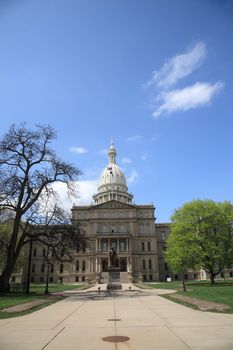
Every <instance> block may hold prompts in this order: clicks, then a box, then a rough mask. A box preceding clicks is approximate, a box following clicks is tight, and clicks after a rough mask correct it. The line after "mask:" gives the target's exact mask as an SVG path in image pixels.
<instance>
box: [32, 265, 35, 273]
mask: <svg viewBox="0 0 233 350" xmlns="http://www.w3.org/2000/svg"><path fill="white" fill-rule="evenodd" d="M35 270H36V266H35V264H32V272H35Z"/></svg>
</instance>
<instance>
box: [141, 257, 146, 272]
mask: <svg viewBox="0 0 233 350" xmlns="http://www.w3.org/2000/svg"><path fill="white" fill-rule="evenodd" d="M142 268H143V270H145V269H146V260H145V259H143V260H142Z"/></svg>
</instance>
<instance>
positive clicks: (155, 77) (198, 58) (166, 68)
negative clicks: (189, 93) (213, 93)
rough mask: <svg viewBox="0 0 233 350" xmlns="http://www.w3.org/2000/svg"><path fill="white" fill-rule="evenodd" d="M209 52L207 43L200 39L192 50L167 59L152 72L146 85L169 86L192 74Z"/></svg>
mask: <svg viewBox="0 0 233 350" xmlns="http://www.w3.org/2000/svg"><path fill="white" fill-rule="evenodd" d="M206 54H207V50H206V45H205V43H203V42H201V41H199V42H198V43H197V44H196V45H195V46H194V47H193V48H192V49H191V50H189V51H188V52H186V53H183V54H179V55H176V56H174V57H172V58H170V59H169V60H167V61H166V62H165V63H164V65H163V66H162V67H161V69H160V70H158V71H156V70H155V71H153V72H152V78H151V79H150V81H148V82H147V83H146V84H145V85H146V86H147V87H150V86H153V85H155V86H157V87H159V88H168V87H170V86H171V85H173V84H175V83H176V82H177V81H178V80H180V79H182V78H184V77H186V76H188V75H190V74H191V73H192V72H193V71H194V70H196V69H197V68H198V67H200V65H201V64H202V62H203V61H204V59H205V57H206Z"/></svg>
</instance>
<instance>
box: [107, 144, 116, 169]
mask: <svg viewBox="0 0 233 350" xmlns="http://www.w3.org/2000/svg"><path fill="white" fill-rule="evenodd" d="M108 156H109V163H113V164H116V150H115V147H114V142H113V137H111V145H110V147H109V151H108Z"/></svg>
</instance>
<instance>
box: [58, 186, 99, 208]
mask: <svg viewBox="0 0 233 350" xmlns="http://www.w3.org/2000/svg"><path fill="white" fill-rule="evenodd" d="M98 183H99V181H98V180H90V181H88V180H80V181H74V182H73V186H74V189H75V196H70V195H69V193H68V191H67V187H66V184H64V183H62V182H55V183H54V184H53V185H52V187H53V189H54V191H55V192H56V197H55V200H56V203H59V204H60V205H61V206H62V208H63V209H64V210H66V211H67V212H68V213H69V212H70V210H71V208H72V206H73V205H85V204H87V205H90V204H91V202H92V196H93V194H94V193H96V192H97V189H98Z"/></svg>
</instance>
